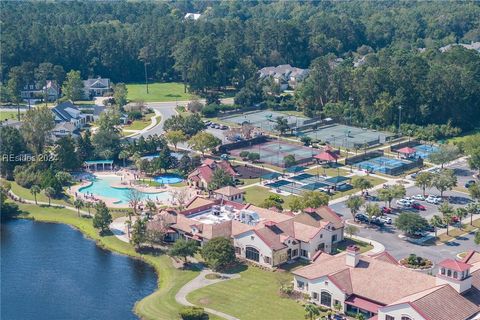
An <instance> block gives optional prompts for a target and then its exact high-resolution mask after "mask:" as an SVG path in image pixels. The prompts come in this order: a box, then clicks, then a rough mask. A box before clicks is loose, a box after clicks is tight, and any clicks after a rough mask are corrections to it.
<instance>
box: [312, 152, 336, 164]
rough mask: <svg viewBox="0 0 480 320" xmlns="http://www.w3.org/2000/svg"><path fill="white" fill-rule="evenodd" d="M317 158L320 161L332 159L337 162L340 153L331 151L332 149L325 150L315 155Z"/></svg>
mask: <svg viewBox="0 0 480 320" xmlns="http://www.w3.org/2000/svg"><path fill="white" fill-rule="evenodd" d="M314 158H315V159H317V160H320V161H324V162H332V161H335V162H337V160H338V158H339V157H338V155H337V154H335V153H333V152H330V151H323V152H321V153H319V154H317V155H316V156H314Z"/></svg>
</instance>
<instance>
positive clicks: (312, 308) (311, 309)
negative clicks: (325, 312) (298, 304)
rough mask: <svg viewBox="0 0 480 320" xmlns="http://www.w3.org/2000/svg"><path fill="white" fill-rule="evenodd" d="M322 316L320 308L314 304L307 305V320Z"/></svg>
mask: <svg viewBox="0 0 480 320" xmlns="http://www.w3.org/2000/svg"><path fill="white" fill-rule="evenodd" d="M319 315H320V311H319V310H318V307H317V306H316V305H314V304H313V303H307V304H306V305H305V319H310V320H313V319H314V318H315V317H317V316H319Z"/></svg>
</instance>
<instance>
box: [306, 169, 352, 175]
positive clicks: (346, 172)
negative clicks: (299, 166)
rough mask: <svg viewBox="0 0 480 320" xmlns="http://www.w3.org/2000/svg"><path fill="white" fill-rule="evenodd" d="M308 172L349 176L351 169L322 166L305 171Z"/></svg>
mask: <svg viewBox="0 0 480 320" xmlns="http://www.w3.org/2000/svg"><path fill="white" fill-rule="evenodd" d="M305 172H306V173H310V174H320V175H322V174H326V175H327V176H329V177H336V176H337V175H340V176H347V175H349V174H350V171H349V170H348V169H346V168H338V169H337V168H323V167H321V166H319V167H317V168H313V169H308V170H306V171H305Z"/></svg>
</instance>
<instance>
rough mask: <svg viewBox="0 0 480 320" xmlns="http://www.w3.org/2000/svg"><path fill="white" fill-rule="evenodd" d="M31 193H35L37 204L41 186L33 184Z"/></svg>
mask: <svg viewBox="0 0 480 320" xmlns="http://www.w3.org/2000/svg"><path fill="white" fill-rule="evenodd" d="M30 193H31V194H32V195H33V197H34V198H35V204H37V194H39V193H40V187H39V186H37V185H33V186H31V187H30Z"/></svg>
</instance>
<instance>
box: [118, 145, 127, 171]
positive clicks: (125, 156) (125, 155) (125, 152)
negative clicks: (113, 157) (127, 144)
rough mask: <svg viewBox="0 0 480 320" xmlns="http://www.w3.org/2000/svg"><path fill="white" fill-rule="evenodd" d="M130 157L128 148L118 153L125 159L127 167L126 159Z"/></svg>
mask: <svg viewBox="0 0 480 320" xmlns="http://www.w3.org/2000/svg"><path fill="white" fill-rule="evenodd" d="M129 157H130V153H129V152H128V151H127V150H125V149H124V150H122V151H120V153H119V154H118V159H120V160H123V166H124V167H125V166H126V165H125V160H127V159H128V158H129Z"/></svg>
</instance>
